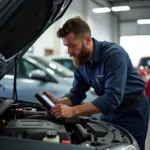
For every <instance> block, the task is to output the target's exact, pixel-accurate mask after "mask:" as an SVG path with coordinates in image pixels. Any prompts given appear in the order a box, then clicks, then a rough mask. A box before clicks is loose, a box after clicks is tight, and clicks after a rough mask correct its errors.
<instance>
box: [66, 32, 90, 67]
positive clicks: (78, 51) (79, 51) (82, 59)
mask: <svg viewBox="0 0 150 150" xmlns="http://www.w3.org/2000/svg"><path fill="white" fill-rule="evenodd" d="M63 44H64V45H65V46H67V47H68V54H69V55H70V57H73V64H74V66H76V67H81V66H83V65H85V64H86V63H87V59H88V57H89V48H88V45H87V44H86V38H85V39H83V38H76V37H75V35H74V33H70V34H68V35H67V36H66V37H64V38H63Z"/></svg>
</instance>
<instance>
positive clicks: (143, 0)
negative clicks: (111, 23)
mask: <svg viewBox="0 0 150 150" xmlns="http://www.w3.org/2000/svg"><path fill="white" fill-rule="evenodd" d="M104 1H105V3H103V2H102V0H93V2H94V3H95V4H97V5H98V6H99V7H110V8H111V7H112V6H125V5H128V6H130V8H131V10H130V11H124V12H112V14H113V15H115V16H116V17H117V18H118V19H119V21H121V22H127V21H128V22H130V21H136V20H137V19H150V0H104Z"/></svg>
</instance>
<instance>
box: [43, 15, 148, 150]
mask: <svg viewBox="0 0 150 150" xmlns="http://www.w3.org/2000/svg"><path fill="white" fill-rule="evenodd" d="M57 36H58V37H59V38H62V40H63V44H64V45H65V46H67V48H68V54H69V55H70V57H73V64H74V66H75V71H74V82H73V87H72V88H71V90H70V92H69V93H67V94H66V95H65V96H64V97H63V98H61V99H58V98H56V97H55V96H54V95H52V94H50V93H48V92H47V91H45V92H44V93H45V94H46V95H47V96H48V97H49V98H50V99H52V100H53V101H54V102H55V103H57V105H56V106H54V107H53V108H52V109H51V110H50V112H51V115H52V116H54V117H55V118H56V119H59V118H71V117H73V116H78V115H89V114H95V113H100V112H101V117H100V119H102V120H104V121H107V122H111V123H113V124H117V125H119V126H121V127H123V128H125V129H126V130H128V131H129V132H130V133H131V134H132V135H133V136H134V137H135V139H136V140H137V142H138V144H139V146H140V148H141V150H144V145H145V139H146V134H147V128H148V120H149V101H148V98H147V96H146V94H145V92H144V89H145V87H146V86H145V83H144V82H143V81H142V79H141V78H140V76H139V75H138V73H137V72H136V71H135V69H134V67H133V65H132V63H131V60H130V58H129V56H128V54H127V53H126V51H125V50H124V49H123V48H122V47H121V46H119V45H117V44H115V43H110V42H106V41H104V42H102V41H98V40H96V39H95V38H92V37H91V30H90V27H89V25H88V24H87V23H86V22H84V21H83V20H82V19H81V18H80V17H75V18H71V19H69V20H68V21H66V22H65V24H64V25H63V27H62V28H60V29H59V30H58V32H57ZM90 87H93V88H94V90H95V93H96V94H97V98H96V99H94V100H91V102H90V103H87V104H81V102H82V101H83V99H85V98H86V94H85V93H86V92H87V91H88V90H89V88H90Z"/></svg>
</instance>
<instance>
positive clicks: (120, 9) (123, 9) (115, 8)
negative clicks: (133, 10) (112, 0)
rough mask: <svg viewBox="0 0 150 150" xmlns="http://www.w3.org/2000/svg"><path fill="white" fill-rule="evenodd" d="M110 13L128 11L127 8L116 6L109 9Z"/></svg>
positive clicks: (128, 8)
mask: <svg viewBox="0 0 150 150" xmlns="http://www.w3.org/2000/svg"><path fill="white" fill-rule="evenodd" d="M111 10H112V11H129V10H130V7H129V6H116V7H112V8H111Z"/></svg>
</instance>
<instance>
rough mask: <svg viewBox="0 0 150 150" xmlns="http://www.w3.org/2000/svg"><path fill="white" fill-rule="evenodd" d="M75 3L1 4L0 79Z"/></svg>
mask: <svg viewBox="0 0 150 150" xmlns="http://www.w3.org/2000/svg"><path fill="white" fill-rule="evenodd" d="M71 1H72V0H19V1H18V0H1V1H0V79H1V78H2V77H3V76H4V75H5V74H6V73H7V72H8V71H9V70H10V69H11V68H12V67H13V66H14V65H15V64H16V63H17V62H18V61H19V59H20V58H21V57H22V56H23V55H24V54H25V53H26V51H27V50H28V49H29V47H30V46H31V45H32V44H33V43H34V42H35V41H36V40H37V38H38V37H39V36H40V35H41V34H42V33H43V32H44V31H45V30H46V29H47V28H48V27H49V26H50V25H51V24H53V23H54V22H55V21H56V20H58V19H59V18H60V17H62V15H63V14H64V12H65V11H66V10H67V8H68V6H69V5H70V3H71Z"/></svg>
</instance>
